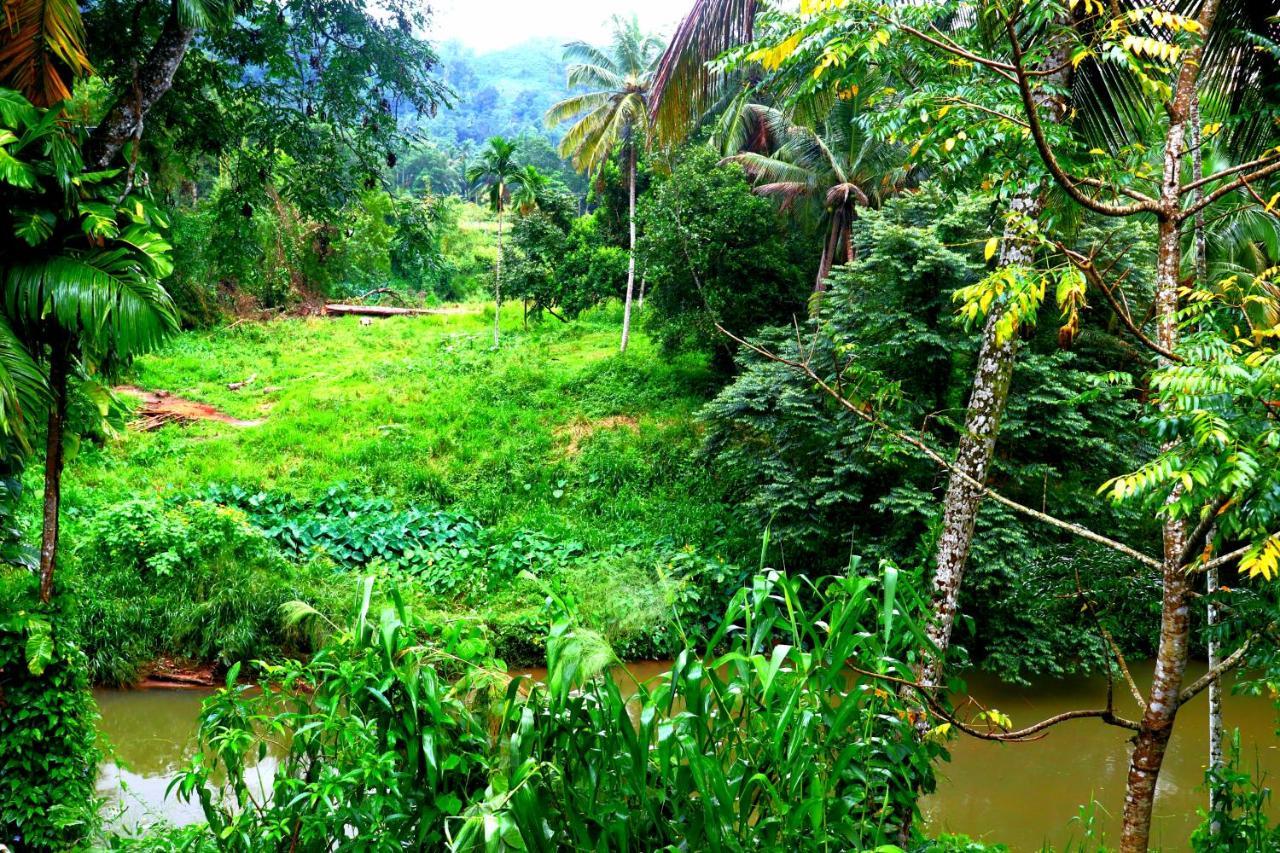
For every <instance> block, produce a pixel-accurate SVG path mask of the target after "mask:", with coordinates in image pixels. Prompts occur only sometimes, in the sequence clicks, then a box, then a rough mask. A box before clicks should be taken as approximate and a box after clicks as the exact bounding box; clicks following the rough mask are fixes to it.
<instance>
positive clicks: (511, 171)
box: [467, 136, 523, 347]
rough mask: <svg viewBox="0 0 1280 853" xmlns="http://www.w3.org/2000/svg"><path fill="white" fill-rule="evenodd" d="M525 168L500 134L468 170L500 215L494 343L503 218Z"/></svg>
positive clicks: (499, 298)
mask: <svg viewBox="0 0 1280 853" xmlns="http://www.w3.org/2000/svg"><path fill="white" fill-rule="evenodd" d="M522 174H523V173H522V170H521V168H520V166H519V165H518V164H517V163H516V143H514V142H512V141H511V140H509V139H504V138H502V137H501V136H495V137H493V138H492V139H490V140H489V144H488V145H487V146H486V147H485V149H484V151H482V152H481V153H480V161H479V162H478V163H476V164H475V165H473V166H472V167H471V168H470V169H468V170H467V180H468V181H470V182H471V183H472V184H475V183H482V184H484V186H483V187H481V188H480V192H481V195H483V196H485V197H487V198H488V200H489V209H490V210H492V211H493V212H494V213H496V214H497V216H498V254H497V257H496V258H494V262H493V263H494V270H493V345H494V346H495V347H496V346H498V343H499V336H500V334H501V329H500V326H501V322H500V320H501V316H502V221H503V216H504V214H505V213H506V212H507V205H508V204H509V203H510V201H511V193H512V190H513V189H515V188H517V187H518V186H519V185H520V181H521V176H522Z"/></svg>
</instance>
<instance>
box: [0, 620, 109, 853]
mask: <svg viewBox="0 0 1280 853" xmlns="http://www.w3.org/2000/svg"><path fill="white" fill-rule="evenodd" d="M87 674H88V667H87V666H86V662H85V657H84V655H83V654H81V653H80V651H79V650H78V649H77V648H76V647H75V646H74V645H73V644H72V643H71V642H70V641H69V640H68V639H67V632H66V631H65V630H63V629H62V628H61V625H59V626H58V627H57V629H53V628H51V626H50V623H49V622H48V621H46V620H45V619H43V618H41V617H38V616H35V615H33V614H30V613H25V612H22V611H14V612H9V613H6V614H0V845H3V844H12V846H13V848H14V849H15V850H22V851H32V853H38V851H45V850H48V851H62V850H67V849H69V848H72V847H75V846H76V845H77V843H78V842H79V841H80V840H81V839H83V838H84V837H85V835H86V834H87V833H88V832H89V831H90V829H91V828H92V827H93V825H94V822H95V821H96V812H95V809H96V806H97V803H96V801H95V799H94V790H95V784H96V782H97V764H98V758H99V756H98V751H97V748H96V746H95V738H96V732H95V729H94V723H95V721H96V719H97V710H96V707H95V706H94V703H93V694H92V693H90V692H89V681H88V677H87Z"/></svg>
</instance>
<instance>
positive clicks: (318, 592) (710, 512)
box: [27, 305, 759, 682]
mask: <svg viewBox="0 0 1280 853" xmlns="http://www.w3.org/2000/svg"><path fill="white" fill-rule="evenodd" d="M503 313H504V316H503V323H504V326H505V329H506V331H505V332H504V335H503V341H502V346H501V348H500V350H499V351H497V352H495V351H494V350H493V348H492V319H493V314H492V309H491V308H489V309H486V308H483V307H480V306H475V307H464V308H463V309H459V310H458V312H457V313H449V314H441V315H433V316H427V317H397V318H391V319H385V320H374V321H373V322H372V323H367V324H362V323H361V322H360V320H359V319H358V318H355V317H343V318H327V317H307V318H286V319H280V320H276V321H274V322H271V323H267V324H250V323H242V324H238V325H231V326H227V327H223V328H220V329H216V330H213V331H209V332H196V333H190V334H184V335H182V336H180V337H178V338H176V339H175V340H174V341H173V342H172V343H171V344H169V345H168V346H167V348H165V349H164V350H162V351H160V352H158V353H156V354H153V355H150V356H148V357H145V358H143V359H140V360H139V361H138V362H137V363H136V365H135V367H134V369H133V371H132V374H131V375H130V376H129V377H128V381H129V382H130V383H131V384H133V385H135V386H138V387H140V388H143V389H146V390H148V391H164V392H168V394H170V395H173V396H176V397H182V398H185V399H189V400H193V401H198V402H200V403H207V404H210V405H213V406H215V407H216V408H218V409H219V410H221V411H222V412H224V413H225V414H227V415H229V416H231V417H233V418H236V419H241V420H244V421H250V422H255V425H252V426H238V425H233V424H229V423H223V422H219V421H198V422H193V423H187V424H177V423H171V424H166V425H164V426H161V427H160V428H158V429H155V430H150V431H143V430H139V429H137V428H136V426H135V427H128V428H126V429H124V430H122V431H121V432H120V434H119V435H118V436H115V437H112V438H110V439H108V440H106V441H104V442H100V443H90V442H85V443H84V444H83V445H82V446H81V448H80V450H79V452H78V454H77V455H76V456H75V458H74V459H73V460H72V461H71V463H70V464H69V466H68V470H67V475H66V478H65V481H64V495H65V498H64V500H65V504H64V507H65V521H64V527H63V531H64V532H63V535H64V543H65V545H66V553H67V554H68V558H67V560H66V561H65V566H66V572H67V575H68V577H69V582H70V583H72V584H73V585H75V587H76V588H78V589H80V590H81V592H82V593H83V594H82V595H80V596H76V597H73V598H75V600H77V601H79V602H80V603H79V604H78V605H77V606H78V607H79V608H80V610H81V613H80V617H79V619H78V620H77V621H78V623H79V624H80V625H81V626H82V632H83V637H82V642H83V644H84V646H85V647H86V651H87V652H88V653H89V655H90V659H91V661H93V662H94V668H95V672H96V674H97V676H98V677H99V679H100V680H106V681H108V682H121V681H126V682H127V681H128V680H130V679H132V678H135V677H137V675H138V674H139V673H141V672H143V671H145V667H146V665H147V661H146V660H145V659H146V658H148V657H156V656H177V657H190V658H193V659H210V658H211V659H214V660H216V661H219V662H221V663H224V664H226V663H229V662H230V661H231V660H233V659H241V658H253V657H254V656H256V655H262V656H270V655H272V654H274V653H275V652H276V651H277V649H278V648H279V647H283V646H286V645H288V639H287V637H286V636H285V635H284V633H283V629H281V628H280V627H279V626H278V625H277V624H276V623H277V622H278V614H276V613H275V612H274V611H273V608H275V609H278V607H279V605H280V604H282V603H284V602H285V601H288V600H291V599H294V598H302V599H306V600H309V601H312V602H319V603H321V604H325V603H327V604H328V606H329V609H330V610H333V611H336V610H340V609H341V607H342V606H343V605H344V604H345V602H346V601H347V599H348V597H349V594H350V591H351V590H352V589H353V588H354V578H355V577H356V576H358V574H359V573H360V572H362V571H379V570H380V569H382V570H386V567H387V565H390V566H391V567H392V568H393V569H394V568H395V566H396V565H399V564H398V563H396V562H395V561H394V560H392V562H391V563H389V564H388V563H386V562H385V561H382V560H380V559H379V558H377V557H376V556H375V557H374V558H373V559H369V560H367V561H366V560H365V558H364V557H359V556H357V557H356V558H354V559H353V560H348V561H347V562H345V563H344V562H343V561H341V560H335V559H328V558H327V557H326V555H325V554H323V553H320V552H319V551H318V550H317V551H316V553H315V554H314V559H313V558H312V557H313V555H312V553H311V552H309V551H306V550H305V548H303V547H302V546H299V548H298V549H297V550H296V551H295V552H293V553H289V554H286V556H287V557H288V559H281V558H280V557H279V556H278V555H271V556H264V554H263V553H262V552H260V549H258V548H257V547H256V546H255V545H253V543H252V542H248V543H246V542H245V541H244V537H243V536H242V535H241V533H240V532H236V530H234V529H231V528H228V530H229V531H230V532H223V533H216V534H213V533H207V531H208V530H210V529H212V528H218V527H219V525H221V524H222V523H223V520H222V516H206V515H205V514H202V512H193V511H192V510H191V507H192V506H196V505H193V504H191V503H190V502H191V501H192V500H196V501H200V500H207V498H206V497H205V496H207V495H208V494H209V493H210V490H211V489H212V490H215V491H216V490H219V489H221V490H226V489H230V488H236V489H239V490H241V492H243V493H246V494H251V493H258V492H265V493H268V494H270V495H272V496H273V500H289V501H295V502H297V503H298V506H301V505H304V504H308V502H314V501H317V500H320V499H322V498H323V497H324V496H325V495H326V494H328V493H329V492H330V490H333V489H342V490H343V492H344V493H345V494H349V495H351V496H355V497H353V498H352V500H353V501H355V502H354V503H350V504H349V505H346V504H344V505H343V507H342V508H341V509H339V510H337V511H336V512H337V514H338V515H339V516H342V517H341V518H338V519H336V520H335V519H334V518H333V517H332V513H331V514H330V515H329V516H323V517H321V518H320V520H319V521H318V522H311V523H312V524H313V526H315V525H319V526H320V527H321V528H323V530H322V531H321V535H327V531H328V530H329V528H330V527H333V526H334V525H339V524H340V525H345V526H344V528H343V531H344V532H343V533H342V535H343V536H345V537H346V538H345V539H344V540H343V541H344V543H345V542H350V541H351V540H352V536H353V535H357V534H358V536H359V537H363V539H362V540H361V541H364V540H366V539H369V538H370V537H373V538H375V539H377V540H378V541H379V542H382V541H384V540H394V539H395V537H397V536H404V535H405V530H406V522H405V520H404V517H403V516H402V515H401V514H399V513H400V511H401V510H404V509H408V508H415V509H414V511H415V512H417V511H421V512H425V513H432V512H441V511H447V512H448V513H451V514H456V515H458V516H461V517H464V518H465V519H468V520H469V521H474V522H475V523H476V524H478V525H479V526H482V527H483V528H484V531H483V533H484V543H485V545H484V547H485V548H487V549H489V550H488V551H486V552H485V553H486V554H487V555H488V556H483V557H481V558H479V559H478V560H477V559H475V558H473V559H472V561H471V562H470V563H466V564H465V565H462V566H460V567H457V568H456V569H455V573H456V572H462V573H465V574H471V575H484V574H488V573H490V572H491V571H496V570H493V569H491V567H490V566H489V565H488V563H492V562H495V561H497V562H502V563H503V565H504V566H506V565H509V564H510V565H515V566H517V568H526V569H528V570H529V571H530V572H531V573H533V574H535V575H537V576H538V577H539V578H540V580H542V581H544V582H551V583H553V584H554V585H555V587H556V588H557V589H558V590H560V592H561V593H562V594H568V595H570V596H572V597H573V598H574V599H575V600H577V601H579V602H580V603H582V606H583V608H584V609H585V610H586V611H587V612H588V613H589V614H590V613H591V612H593V608H594V612H596V613H597V615H598V617H599V621H600V623H601V626H602V628H604V627H605V626H607V627H608V629H609V630H610V631H612V632H614V633H615V634H616V633H617V632H622V634H621V636H615V637H614V638H613V639H615V640H620V645H621V646H622V647H623V651H624V652H625V651H626V650H627V648H628V644H630V646H629V647H630V649H631V650H632V652H633V653H635V654H655V653H660V652H661V651H662V642H663V641H664V638H668V637H670V635H671V633H670V632H671V630H672V626H671V625H670V624H669V622H670V618H671V617H670V614H671V607H670V605H671V599H672V596H673V595H683V596H685V597H686V598H688V597H690V596H692V597H693V598H694V599H699V598H700V597H701V596H700V595H699V594H698V593H697V592H696V590H695V591H694V592H690V591H689V589H688V588H687V587H689V586H690V585H692V586H693V587H697V586H698V585H699V584H701V583H702V580H701V579H700V578H690V577H687V576H686V577H684V578H683V580H681V581H680V583H677V582H676V580H673V578H672V577H671V575H672V573H673V568H672V567H673V559H675V560H676V561H683V562H685V563H687V562H688V559H689V556H688V555H690V554H699V555H701V554H704V553H705V555H706V559H707V560H710V561H712V562H713V563H715V564H716V565H722V564H723V563H724V562H726V561H732V560H734V559H741V558H742V557H743V555H745V554H747V553H749V551H750V549H751V547H752V546H751V542H752V540H753V538H754V536H755V535H757V534H758V532H759V531H756V532H755V533H752V532H750V531H744V530H742V529H740V527H739V526H738V525H737V524H735V522H734V520H733V518H732V517H731V515H730V513H729V511H728V509H727V507H726V506H725V505H724V504H723V503H722V502H721V500H720V495H719V492H718V486H717V483H716V482H715V478H714V477H713V476H712V474H711V472H710V470H709V468H708V467H707V466H706V465H705V464H704V463H703V461H702V460H701V459H700V458H699V454H698V452H697V451H698V447H699V442H700V436H699V428H698V424H697V422H696V419H695V414H696V412H697V410H698V409H699V407H700V406H701V405H702V404H703V402H704V401H705V399H706V396H707V395H708V394H709V393H710V390H711V388H712V387H713V376H712V375H711V373H710V371H709V369H708V366H707V364H706V361H705V359H704V358H702V357H699V356H696V355H686V356H675V357H670V356H666V355H662V354H660V353H659V352H658V351H657V350H656V347H655V345H654V344H652V343H651V342H650V341H649V340H648V339H646V338H645V337H644V336H643V335H640V336H638V337H637V338H636V339H635V341H634V343H633V345H632V347H631V348H630V351H629V352H627V353H626V354H625V355H620V354H619V353H618V351H617V347H618V321H619V317H618V316H616V315H617V313H618V312H617V311H616V310H615V309H605V310H600V311H597V312H596V313H594V314H592V315H588V316H587V317H585V318H584V319H583V320H582V321H580V322H577V323H575V324H572V325H563V324H561V323H559V322H557V321H555V320H547V321H546V322H543V323H539V324H533V325H531V326H530V328H529V329H528V330H526V329H524V328H523V324H522V317H521V308H520V306H519V305H511V306H508V307H507V308H506V309H505V310H504V312H503ZM237 383H244V384H242V385H239V387H236V386H237ZM229 386H231V387H229ZM233 388H235V390H232V389H233ZM121 399H122V401H125V404H126V405H129V406H135V405H137V404H136V403H135V402H132V401H130V399H129V398H127V397H123V396H122V397H121ZM38 474H39V472H38V471H34V472H32V474H31V476H30V480H29V482H28V486H29V489H28V498H27V503H28V504H29V506H30V519H31V522H32V523H34V521H35V518H36V510H37V507H36V495H37V494H38V488H36V487H37V485H38ZM363 500H371V501H376V502H378V503H377V505H376V506H375V505H374V504H368V505H366V504H363V503H360V502H359V501H363ZM121 507H124V509H121ZM289 512H290V513H292V515H293V516H296V515H298V514H299V512H300V510H299V509H298V507H296V506H295V507H292V508H291V509H290V510H289ZM104 513H105V514H104ZM281 514H282V515H283V514H284V512H283V511H281ZM383 518H385V519H386V521H385V522H382V521H379V519H383ZM416 518H417V517H416V516H415V517H414V518H413V519H410V521H409V522H408V524H409V526H410V527H412V526H413V525H415V524H416V525H418V526H420V527H422V526H430V525H432V524H434V525H437V526H439V524H441V523H444V524H446V526H448V525H453V526H454V527H457V526H458V525H459V524H461V525H462V527H461V528H460V529H462V530H463V531H464V534H465V536H471V537H473V534H471V533H469V532H467V531H470V527H469V526H468V524H469V522H465V523H464V522H456V521H447V522H440V521H438V519H436V520H433V519H435V516H431V517H430V518H428V519H427V520H425V521H422V520H415V519H416ZM449 518H450V519H452V518H453V516H452V515H451V516H449ZM228 523H230V522H228ZM237 523H238V522H237ZM256 523H257V524H258V526H259V527H270V526H271V523H273V522H264V521H262V520H261V519H257V521H256ZM288 523H293V522H292V521H290V522H288ZM242 526H244V525H242ZM252 526H253V525H252V524H250V525H248V526H247V528H246V529H248V528H251V527H252ZM351 526H357V527H359V528H360V529H359V530H358V531H357V534H351V533H350V531H349V530H347V528H348V527H351ZM233 527H234V524H233ZM454 527H450V528H449V530H450V531H453V530H454ZM121 531H125V533H121ZM275 532H276V533H277V534H279V531H278V530H276V531H275ZM415 535H416V534H415ZM442 535H447V536H455V533H454V532H449V533H447V534H442ZM473 538H474V537H473ZM289 541H292V540H289ZM307 541H308V542H310V541H312V540H307ZM413 541H414V542H417V541H419V540H418V539H416V538H415V539H414V540H413ZM433 541H434V540H433ZM471 541H472V540H471V539H466V541H463V540H462V539H456V538H455V539H450V540H448V543H447V544H450V545H452V546H454V547H453V550H454V552H456V551H458V550H460V549H461V548H467V547H473V546H471V545H470V543H471ZM192 542H195V543H198V544H197V545H192V544H190V543H192ZM378 547H383V546H378ZM385 547H387V548H391V549H392V550H393V551H394V552H395V556H396V559H399V558H402V557H406V555H407V554H408V550H409V549H407V548H404V549H401V548H400V546H399V545H397V544H396V543H395V542H391V543H390V544H389V545H386V546H385ZM415 547H416V546H415ZM397 549H399V550H397ZM473 550H474V548H473ZM140 553H141V554H144V555H147V556H145V557H137V556H136V555H137V554H140ZM379 553H381V554H383V555H388V554H390V553H391V552H390V551H381V552H379ZM673 555H674V557H673ZM408 556H412V555H411V554H408ZM509 556H510V559H508V557H509ZM441 559H442V560H448V559H451V558H450V557H449V556H444V557H442V558H441ZM139 561H141V563H139ZM486 561H487V562H486ZM513 561H514V562H513ZM418 562H421V561H418ZM144 564H145V565H144ZM700 565H701V564H700ZM149 566H150V567H151V568H150V569H148V567H149ZM157 566H158V567H159V568H158V569H156V568H155V567H157ZM686 568H687V567H686ZM433 571H434V570H433ZM117 572H118V573H119V578H117V579H116V580H112V578H116V573H117ZM391 573H392V574H394V571H393V572H391ZM515 574H516V572H515V569H511V570H509V571H508V572H507V574H506V575H503V576H502V578H501V579H500V580H498V581H494V580H492V579H490V580H488V581H484V580H482V579H479V578H466V577H464V578H460V579H458V578H451V579H450V580H449V582H448V583H447V584H445V585H443V586H442V585H440V584H436V585H435V586H432V585H431V584H430V583H416V582H415V581H413V580H408V581H405V582H406V583H407V585H408V587H409V589H410V590H411V591H416V592H418V593H420V594H421V596H422V597H423V598H425V599H427V600H428V601H429V603H430V606H432V607H433V608H438V609H445V610H450V611H455V612H458V613H464V614H473V615H477V616H479V617H481V618H483V619H485V620H487V621H488V622H489V623H490V624H492V625H493V626H494V629H495V631H497V632H498V633H499V635H500V636H499V638H498V640H499V644H500V648H501V647H502V643H503V641H504V640H507V641H508V642H507V644H506V647H505V650H506V653H507V654H508V655H509V656H510V657H512V658H514V659H516V660H521V661H525V662H535V661H536V660H537V658H538V655H539V654H540V649H539V648H538V647H536V644H535V645H534V646H530V645H529V644H528V643H527V642H526V640H528V639H529V638H531V637H534V636H536V635H537V633H538V630H540V629H539V627H538V626H539V625H540V624H541V622H540V620H539V617H538V612H539V611H540V609H541V606H542V600H543V598H544V597H545V593H546V588H545V587H544V586H536V585H533V584H531V583H528V582H526V581H525V580H522V579H520V578H519V577H516V576H514V575H515ZM687 574H688V573H687V572H686V575H687ZM494 577H496V575H494ZM724 577H727V573H726V572H722V571H719V570H717V572H716V579H717V580H723V579H724ZM681 583H683V584H684V586H683V587H682V586H681ZM192 584H194V585H195V586H194V587H192V586H191V585H192ZM130 588H132V589H130ZM161 590H168V592H167V593H166V594H161V592H160V591H161ZM184 590H185V591H184ZM215 598H220V599H221V600H220V603H217V604H212V605H211V604H209V602H210V601H212V600H213V599H215ZM713 598H715V597H714V596H712V595H711V594H710V592H709V591H708V594H707V595H706V599H707V601H708V604H710V603H711V601H712V600H713ZM716 603H717V604H718V599H717V601H716ZM190 608H203V609H198V610H191V611H190V612H187V611H188V610H189V609H190ZM210 608H212V610H213V613H212V614H211V612H210ZM247 610H251V611H252V612H246V611H247ZM182 613H186V615H185V616H183V615H180V614H182ZM624 617H625V618H624ZM195 623H198V624H199V634H200V636H198V637H189V636H187V634H188V633H189V632H190V631H191V630H192V629H191V626H192V625H193V624H195ZM165 626H167V627H165ZM508 634H509V635H511V636H507V635H508ZM139 635H142V636H144V637H145V636H149V639H148V640H147V641H145V642H144V641H141V640H140V639H139ZM232 635H238V636H239V640H236V641H232V640H228V639H227V638H228V637H230V636H232ZM125 647H129V648H132V649H133V650H132V651H129V650H128V649H126V648H125Z"/></svg>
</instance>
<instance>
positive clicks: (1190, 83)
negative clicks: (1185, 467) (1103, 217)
mask: <svg viewBox="0 0 1280 853" xmlns="http://www.w3.org/2000/svg"><path fill="white" fill-rule="evenodd" d="M1217 10H1218V2H1217V0H1205V3H1204V5H1203V6H1202V7H1201V9H1200V19H1199V21H1200V31H1201V33H1202V34H1203V35H1202V41H1201V42H1200V43H1199V44H1198V45H1197V46H1196V47H1195V48H1193V49H1190V50H1188V51H1187V52H1186V54H1185V55H1184V58H1183V62H1182V65H1181V68H1180V70H1179V72H1178V79H1177V82H1176V84H1175V86H1174V90H1173V97H1172V100H1171V102H1170V103H1169V104H1168V105H1167V106H1168V115H1169V130H1168V133H1167V134H1166V136H1165V149H1164V170H1163V175H1162V178H1161V183H1160V213H1159V214H1158V216H1159V230H1158V240H1157V243H1156V258H1157V260H1156V282H1155V291H1156V293H1155V320H1156V332H1157V338H1156V340H1157V343H1159V344H1160V346H1161V347H1162V348H1163V349H1164V350H1165V351H1166V352H1173V351H1174V350H1175V349H1176V348H1177V346H1178V321H1177V311H1178V278H1179V274H1180V272H1181V268H1182V242H1181V239H1182V233H1181V230H1182V229H1181V225H1182V221H1183V217H1182V213H1181V196H1182V174H1181V171H1182V161H1183V156H1184V153H1185V151H1186V147H1187V146H1186V143H1187V126H1188V124H1189V122H1190V118H1191V116H1192V112H1193V109H1194V105H1195V98H1196V87H1197V83H1198V80H1199V74H1200V58H1201V56H1202V55H1203V44H1204V41H1203V39H1207V38H1208V36H1209V32H1210V30H1211V29H1212V27H1213V21H1214V18H1215V16H1216V15H1217ZM1179 495H1180V491H1179V490H1178V489H1177V488H1175V489H1174V490H1173V491H1171V492H1170V494H1169V498H1168V501H1169V502H1170V503H1172V502H1173V501H1176V500H1177V499H1178V497H1179ZM1163 534H1164V567H1163V570H1162V574H1163V587H1164V590H1163V595H1162V597H1161V603H1160V642H1159V646H1158V648H1157V651H1156V670H1155V675H1154V677H1153V679H1152V682H1151V693H1150V695H1149V696H1148V698H1147V707H1146V709H1145V710H1144V711H1143V714H1142V719H1141V721H1140V723H1139V728H1138V735H1137V737H1136V738H1135V739H1134V747H1133V755H1132V756H1131V757H1130V760H1129V777H1128V785H1127V787H1126V792H1125V801H1124V821H1123V825H1122V829H1121V834H1120V850H1121V853H1145V851H1146V850H1147V849H1148V847H1149V845H1150V841H1151V814H1152V810H1153V808H1154V806H1155V794H1156V784H1157V782H1158V781H1159V778H1160V769H1161V767H1162V766H1163V765H1164V757H1165V754H1166V752H1167V751H1168V748H1169V738H1170V737H1171V736H1172V734H1173V725H1174V721H1175V720H1176V718H1177V714H1178V702H1179V699H1178V696H1179V693H1180V692H1181V690H1182V681H1183V678H1184V676H1185V675H1186V669H1187V657H1188V649H1189V644H1188V640H1189V635H1190V632H1191V620H1190V618H1189V600H1188V596H1189V594H1190V592H1191V590H1190V581H1189V579H1188V576H1187V572H1186V569H1185V568H1184V566H1183V552H1184V551H1185V549H1186V542H1187V527H1186V523H1185V522H1184V521H1183V520H1181V519H1168V520H1166V521H1165V522H1164V529H1163Z"/></svg>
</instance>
